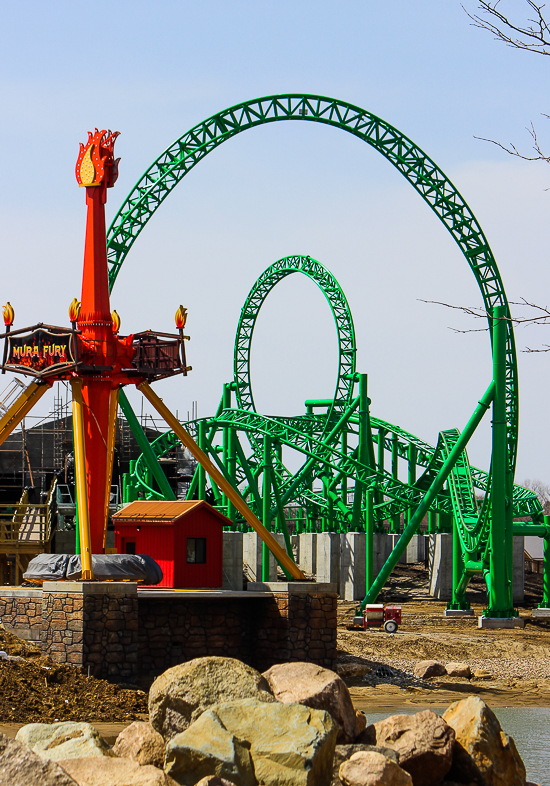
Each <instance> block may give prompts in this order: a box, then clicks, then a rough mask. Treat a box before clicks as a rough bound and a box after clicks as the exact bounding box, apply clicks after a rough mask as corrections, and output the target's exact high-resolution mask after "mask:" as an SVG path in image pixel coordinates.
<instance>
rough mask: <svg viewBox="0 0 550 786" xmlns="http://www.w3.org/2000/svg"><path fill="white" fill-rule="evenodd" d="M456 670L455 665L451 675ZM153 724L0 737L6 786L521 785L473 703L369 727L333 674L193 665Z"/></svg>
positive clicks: (492, 721) (163, 684)
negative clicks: (109, 739)
mask: <svg viewBox="0 0 550 786" xmlns="http://www.w3.org/2000/svg"><path fill="white" fill-rule="evenodd" d="M457 665H460V664H457ZM149 721H150V722H149V723H145V722H135V723H132V724H131V725H130V726H128V727H127V728H126V729H125V730H124V731H123V732H122V733H121V734H120V735H119V737H118V738H117V740H116V743H115V745H114V746H113V748H111V747H110V746H109V745H107V743H106V742H105V740H103V739H102V738H101V737H100V735H99V734H98V732H97V731H96V730H95V729H94V728H93V726H91V725H90V724H88V723H67V722H65V723H54V724H44V723H34V724H29V725H28V726H24V727H23V728H22V729H20V731H19V732H18V734H17V738H16V740H9V739H8V738H7V737H4V736H3V735H0V784H4V783H6V784H8V783H9V784H10V786H35V784H36V786H39V784H40V786H445V784H447V786H456V784H474V785H475V786H526V781H525V777H526V776H525V767H524V765H523V762H522V761H521V758H520V756H519V754H518V752H517V750H516V747H515V745H514V741H513V740H512V738H511V737H509V736H508V735H506V734H505V733H504V732H503V731H502V730H501V728H500V725H499V722H498V720H497V718H496V716H495V715H494V713H493V712H492V711H491V710H490V709H489V707H488V706H487V705H486V704H485V703H484V702H483V701H481V699H479V698H477V697H470V698H467V699H463V700H462V701H459V702H455V703H454V704H452V705H451V706H450V707H449V708H448V710H447V711H446V712H445V714H444V715H443V716H442V717H440V716H439V715H437V714H436V713H434V712H432V711H431V710H425V711H423V712H418V713H416V714H415V715H392V716H390V717H388V718H385V719H384V720H382V721H380V722H378V723H375V724H370V725H367V721H366V718H365V716H364V715H362V714H357V713H356V712H355V710H354V708H353V704H352V702H351V698H350V695H349V692H348V689H347V687H346V686H345V684H344V682H343V681H342V679H341V678H340V677H339V676H338V675H337V674H335V673H334V672H331V671H329V670H328V669H324V668H321V667H318V666H315V665H313V664H310V663H286V664H280V665H277V666H274V667H272V668H271V669H269V671H267V672H265V674H263V675H262V674H260V673H259V672H257V671H255V670H254V669H252V668H250V667H249V666H246V665H245V664H244V663H241V662H240V661H236V660H234V659H232V658H219V657H208V658H198V659H196V660H193V661H190V662H189V663H185V664H182V665H180V666H176V667H174V668H172V669H169V670H168V671H166V672H165V673H164V674H162V675H161V676H160V677H159V678H158V679H157V680H156V681H155V683H154V684H153V686H152V688H151V692H150V697H149Z"/></svg>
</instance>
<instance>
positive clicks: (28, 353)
mask: <svg viewBox="0 0 550 786" xmlns="http://www.w3.org/2000/svg"><path fill="white" fill-rule="evenodd" d="M8 342H9V345H8V353H7V355H8V356H7V360H6V368H9V367H10V366H11V367H13V368H15V367H17V368H19V369H28V370H29V371H30V372H31V373H35V374H40V373H41V372H43V371H45V370H46V369H50V368H54V367H57V366H64V365H68V364H73V363H74V357H73V353H72V336H71V335H67V334H56V333H50V331H48V330H34V331H33V332H32V333H29V334H27V335H26V336H9V337H8Z"/></svg>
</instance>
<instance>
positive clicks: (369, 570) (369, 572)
mask: <svg viewBox="0 0 550 786" xmlns="http://www.w3.org/2000/svg"><path fill="white" fill-rule="evenodd" d="M365 496H366V510H367V515H366V517H365V530H366V539H365V558H366V585H367V592H368V591H369V590H370V588H371V587H372V582H373V581H374V492H373V490H372V489H368V490H367V492H366V494H365Z"/></svg>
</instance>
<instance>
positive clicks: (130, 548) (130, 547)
mask: <svg viewBox="0 0 550 786" xmlns="http://www.w3.org/2000/svg"><path fill="white" fill-rule="evenodd" d="M124 551H125V552H126V554H135V553H136V542H135V540H127V541H125V542H124Z"/></svg>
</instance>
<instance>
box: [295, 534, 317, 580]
mask: <svg viewBox="0 0 550 786" xmlns="http://www.w3.org/2000/svg"><path fill="white" fill-rule="evenodd" d="M299 539H300V557H299V564H300V567H301V568H302V570H303V571H304V572H305V573H309V574H312V575H313V576H315V575H316V574H317V533H316V532H301V533H300V535H299Z"/></svg>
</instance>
